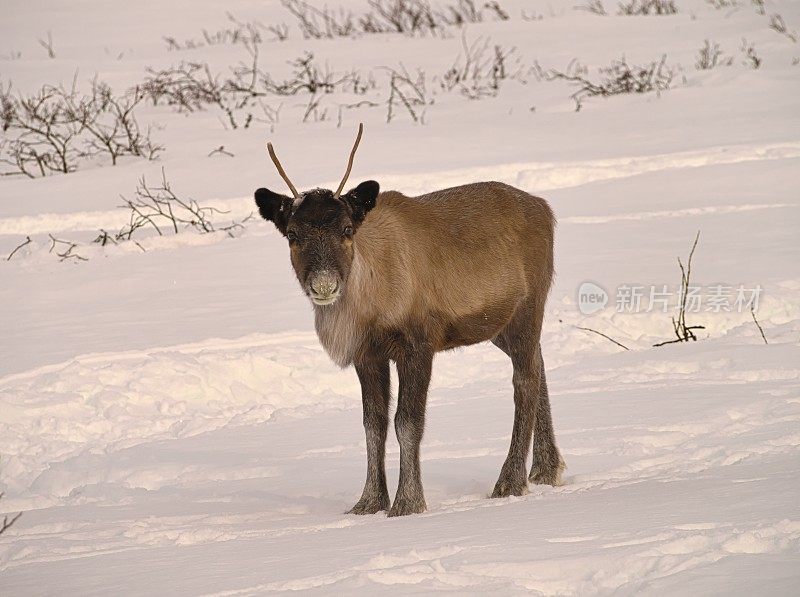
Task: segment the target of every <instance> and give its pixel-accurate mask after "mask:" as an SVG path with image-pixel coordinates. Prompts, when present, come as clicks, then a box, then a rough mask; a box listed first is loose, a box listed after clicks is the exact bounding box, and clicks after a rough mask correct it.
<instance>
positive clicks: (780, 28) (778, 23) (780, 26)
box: [769, 14, 797, 43]
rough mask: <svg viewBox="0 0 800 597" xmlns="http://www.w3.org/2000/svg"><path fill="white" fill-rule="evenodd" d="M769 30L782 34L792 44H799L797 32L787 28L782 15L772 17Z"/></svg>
mask: <svg viewBox="0 0 800 597" xmlns="http://www.w3.org/2000/svg"><path fill="white" fill-rule="evenodd" d="M769 28H770V29H772V30H773V31H775V32H777V33H780V34H781V35H783V36H784V37H786V38H787V39H789V40H790V41H791V42H793V43H797V31H789V28H788V27H787V26H786V22H785V21H784V20H783V17H782V16H781V15H778V14H774V15H770V17H769Z"/></svg>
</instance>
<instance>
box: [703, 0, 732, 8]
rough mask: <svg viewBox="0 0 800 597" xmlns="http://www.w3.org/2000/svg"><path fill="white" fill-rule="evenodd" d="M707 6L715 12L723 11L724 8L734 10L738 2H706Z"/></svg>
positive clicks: (729, 0) (711, 0) (725, 0)
mask: <svg viewBox="0 0 800 597" xmlns="http://www.w3.org/2000/svg"><path fill="white" fill-rule="evenodd" d="M706 2H707V3H708V4H710V5H711V6H713V7H714V8H716V9H717V10H724V9H726V8H736V7H737V6H739V1H738V0H706Z"/></svg>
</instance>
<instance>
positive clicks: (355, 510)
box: [345, 496, 389, 515]
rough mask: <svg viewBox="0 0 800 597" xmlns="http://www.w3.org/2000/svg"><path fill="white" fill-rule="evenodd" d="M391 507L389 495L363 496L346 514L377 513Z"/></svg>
mask: <svg viewBox="0 0 800 597" xmlns="http://www.w3.org/2000/svg"><path fill="white" fill-rule="evenodd" d="M388 509H389V497H388V496H386V497H382V498H368V499H364V498H361V499H360V500H358V501H357V502H356V505H355V506H353V507H352V508H350V509H349V510H348V511H347V512H345V514H360V515H363V514H375V513H377V512H381V511H382V510H388Z"/></svg>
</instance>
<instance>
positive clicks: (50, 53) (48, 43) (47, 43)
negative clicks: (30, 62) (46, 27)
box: [37, 31, 56, 60]
mask: <svg viewBox="0 0 800 597" xmlns="http://www.w3.org/2000/svg"><path fill="white" fill-rule="evenodd" d="M37 41H38V42H39V45H40V46H42V47H43V48H44V49H45V52H47V57H48V58H50V59H51V60H52V59H53V58H55V57H56V51H55V50H54V49H53V34H52V32H50V31H48V32H47V39H41V38H39V39H38V40H37Z"/></svg>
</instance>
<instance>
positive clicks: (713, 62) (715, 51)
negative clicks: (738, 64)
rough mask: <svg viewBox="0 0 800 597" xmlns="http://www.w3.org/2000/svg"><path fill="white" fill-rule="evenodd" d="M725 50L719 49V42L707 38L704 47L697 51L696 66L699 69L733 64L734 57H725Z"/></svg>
mask: <svg viewBox="0 0 800 597" xmlns="http://www.w3.org/2000/svg"><path fill="white" fill-rule="evenodd" d="M722 55H723V52H722V50H720V49H719V44H718V43H712V42H710V41H709V40H705V43H704V44H703V47H702V48H700V50H699V51H698V52H697V58H696V59H695V62H694V66H695V68H696V69H697V70H711V69H713V68H716V67H718V66H730V65H731V64H733V57H728V58H723V57H722Z"/></svg>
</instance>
